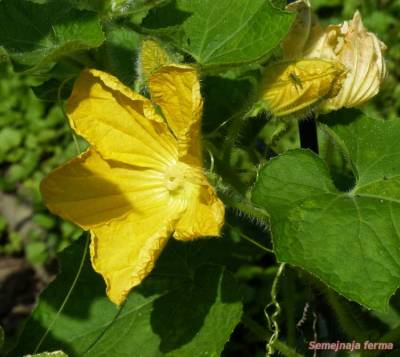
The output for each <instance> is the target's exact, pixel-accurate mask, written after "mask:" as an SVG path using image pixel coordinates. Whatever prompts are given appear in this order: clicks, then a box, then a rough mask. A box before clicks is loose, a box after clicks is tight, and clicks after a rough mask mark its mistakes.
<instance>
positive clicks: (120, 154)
mask: <svg viewBox="0 0 400 357" xmlns="http://www.w3.org/2000/svg"><path fill="white" fill-rule="evenodd" d="M67 114H68V117H69V119H70V123H71V126H72V128H73V129H74V130H75V131H76V132H77V133H78V134H79V135H81V136H83V137H84V138H85V139H86V140H87V141H88V142H89V143H90V144H91V145H92V146H94V147H95V148H96V150H97V151H98V152H99V153H100V154H101V155H102V156H103V157H105V158H107V159H113V160H118V161H122V162H125V163H128V164H131V165H136V166H141V167H146V168H160V167H163V166H165V165H168V163H169V162H171V161H173V160H174V159H175V158H176V157H177V149H176V140H175V138H174V137H173V136H172V135H171V133H170V132H169V130H168V127H167V125H166V124H165V123H164V122H163V119H162V118H161V117H160V116H158V115H157V114H156V113H155V110H154V108H153V107H152V104H151V102H150V101H149V100H148V99H146V98H144V97H142V96H141V95H139V94H137V93H135V92H133V91H132V90H130V89H129V88H128V87H126V86H124V85H123V84H122V83H121V82H119V81H118V79H116V78H115V77H113V76H111V75H109V74H107V73H103V72H101V71H97V70H86V71H83V72H82V74H81V75H80V77H79V78H78V79H77V80H76V82H75V85H74V89H73V91H72V95H71V97H70V99H69V100H68V103H67Z"/></svg>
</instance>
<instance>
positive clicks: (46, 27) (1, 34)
mask: <svg viewBox="0 0 400 357" xmlns="http://www.w3.org/2000/svg"><path fill="white" fill-rule="evenodd" d="M103 41H104V36H103V32H102V30H101V26H100V23H99V20H98V18H97V16H96V14H95V13H93V12H89V11H79V10H75V9H72V8H71V7H70V6H69V5H68V4H65V3H63V4H62V6H60V4H59V3H58V2H57V1H55V2H50V3H48V4H43V5H41V4H36V3H33V2H30V1H24V0H3V1H1V2H0V46H3V47H4V48H5V49H6V51H7V52H8V55H9V56H10V58H11V59H12V60H13V61H14V63H15V64H16V65H17V69H19V70H28V69H29V70H31V71H33V70H38V69H39V68H43V67H46V66H49V65H51V64H52V63H53V62H54V61H56V60H57V59H59V58H60V57H62V56H67V55H71V54H73V53H74V52H76V51H78V50H85V49H89V48H93V47H98V46H100V45H101V44H102V42H103Z"/></svg>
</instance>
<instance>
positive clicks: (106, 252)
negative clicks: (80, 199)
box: [90, 207, 173, 305]
mask: <svg viewBox="0 0 400 357" xmlns="http://www.w3.org/2000/svg"><path fill="white" fill-rule="evenodd" d="M172 218H173V217H172V213H171V211H170V210H168V207H165V208H164V209H163V210H160V211H159V212H157V213H155V212H153V214H152V215H150V216H146V217H143V216H141V215H134V214H133V215H129V216H127V217H126V218H125V219H122V220H117V221H113V222H111V223H110V224H106V225H103V226H100V227H97V228H95V229H93V230H92V243H91V247H90V252H91V259H92V265H93V267H94V269H95V270H96V271H97V272H98V273H100V274H101V275H102V276H103V278H104V280H105V282H106V284H107V295H108V297H109V298H110V300H111V301H112V302H114V303H115V304H118V305H119V304H121V303H122V302H123V301H124V300H125V299H126V297H127V295H128V293H129V291H130V290H131V289H132V288H133V287H135V286H137V285H139V284H140V283H141V282H142V280H143V279H144V278H145V277H146V276H147V275H148V274H149V273H150V272H151V270H152V269H153V267H154V265H155V262H156V260H157V258H158V256H159V255H160V253H161V251H162V249H163V248H164V246H165V244H166V243H167V241H168V238H169V236H170V235H171V233H172V231H173V228H172V226H173V219H172Z"/></svg>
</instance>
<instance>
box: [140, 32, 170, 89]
mask: <svg viewBox="0 0 400 357" xmlns="http://www.w3.org/2000/svg"><path fill="white" fill-rule="evenodd" d="M174 62H176V61H175V60H174V59H172V58H171V56H170V54H169V53H168V52H167V51H166V50H165V49H164V48H163V47H162V46H161V44H159V43H158V42H157V41H155V40H153V39H145V40H143V41H142V43H141V46H140V53H139V59H138V72H139V76H140V80H141V82H147V80H148V79H149V77H150V76H151V75H152V74H153V73H154V72H156V71H157V70H158V69H160V68H161V67H162V66H165V65H168V64H172V63H174Z"/></svg>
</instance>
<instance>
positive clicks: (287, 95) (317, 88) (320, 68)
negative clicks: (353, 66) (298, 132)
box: [260, 59, 345, 117]
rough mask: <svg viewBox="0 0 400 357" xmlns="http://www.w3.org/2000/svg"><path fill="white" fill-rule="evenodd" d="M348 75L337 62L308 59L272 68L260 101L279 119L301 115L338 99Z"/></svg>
mask: <svg viewBox="0 0 400 357" xmlns="http://www.w3.org/2000/svg"><path fill="white" fill-rule="evenodd" d="M344 75H345V69H344V67H343V66H342V65H341V64H340V63H339V62H337V61H329V60H318V59H304V60H297V61H284V62H279V63H276V64H274V65H272V66H269V67H268V68H267V69H266V70H265V72H264V74H263V78H262V81H261V85H260V97H261V98H262V101H263V102H264V103H265V106H266V108H267V109H268V110H269V111H270V112H271V113H272V114H273V115H274V116H277V117H280V116H287V115H290V114H293V113H295V114H299V113H303V112H304V111H307V110H309V109H310V108H312V106H313V105H315V104H316V103H318V102H320V101H321V100H323V99H326V98H330V97H334V96H336V94H337V93H338V91H339V90H340V89H341V86H342V82H343V79H344Z"/></svg>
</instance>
